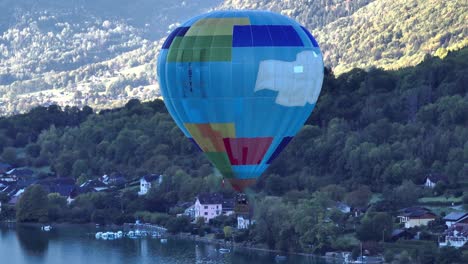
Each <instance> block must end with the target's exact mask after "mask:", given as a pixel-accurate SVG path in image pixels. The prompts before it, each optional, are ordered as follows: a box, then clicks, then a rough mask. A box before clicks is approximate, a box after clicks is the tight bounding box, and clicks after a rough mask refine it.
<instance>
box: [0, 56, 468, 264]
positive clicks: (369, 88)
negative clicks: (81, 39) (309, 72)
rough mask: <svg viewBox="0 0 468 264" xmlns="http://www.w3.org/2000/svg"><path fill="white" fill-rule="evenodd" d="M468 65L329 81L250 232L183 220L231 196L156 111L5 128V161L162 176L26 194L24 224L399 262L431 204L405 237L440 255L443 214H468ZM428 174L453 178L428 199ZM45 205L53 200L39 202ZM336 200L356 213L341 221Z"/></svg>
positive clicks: (45, 117) (48, 115)
mask: <svg viewBox="0 0 468 264" xmlns="http://www.w3.org/2000/svg"><path fill="white" fill-rule="evenodd" d="M467 64H468V49H462V50H460V51H457V52H451V53H449V54H448V55H447V56H446V57H445V58H444V59H440V58H436V57H433V58H432V57H429V56H428V57H426V58H425V60H424V61H423V62H422V63H421V64H419V65H418V66H415V67H411V68H405V69H401V70H398V71H383V70H380V69H371V70H369V71H364V70H360V69H354V70H352V71H350V72H349V73H345V74H342V75H340V76H339V77H338V78H336V77H335V76H334V75H333V73H332V72H331V71H329V70H327V71H326V78H325V82H324V87H323V92H322V94H321V96H320V98H319V101H318V103H317V106H316V109H315V110H314V113H313V114H312V115H311V117H310V118H309V120H308V121H307V122H306V124H305V126H304V128H303V129H302V130H301V131H300V132H299V134H298V135H297V136H296V137H295V139H294V140H293V141H292V142H291V144H290V146H288V147H287V148H286V149H285V151H284V152H283V153H282V154H281V155H280V157H279V158H278V159H277V160H276V161H275V162H274V163H273V164H272V166H271V167H270V168H269V169H268V171H267V172H266V173H265V174H264V175H263V176H262V177H261V179H260V180H259V182H258V183H257V185H256V186H254V188H253V192H252V194H250V196H251V197H250V200H251V204H252V206H253V207H254V208H255V212H254V219H255V220H256V224H255V225H253V226H252V227H251V228H250V229H248V230H234V231H232V232H224V230H223V229H224V226H231V225H233V223H235V220H233V219H230V218H226V219H220V220H219V221H218V223H217V226H216V225H214V226H213V225H210V226H207V225H206V224H203V223H194V224H190V221H189V220H188V219H187V218H185V217H176V215H177V214H179V213H181V212H183V208H182V207H180V203H181V202H189V201H193V199H194V197H195V196H196V195H197V194H199V193H202V192H223V193H224V194H226V195H234V192H233V190H232V189H231V188H230V187H229V186H227V185H226V186H225V187H222V184H221V179H220V176H219V173H217V172H216V171H214V170H213V167H212V166H211V165H210V163H209V162H208V161H207V160H206V159H205V157H204V156H203V155H202V153H200V152H198V151H197V149H196V147H195V146H194V145H192V143H190V142H189V140H187V139H185V138H184V136H183V134H182V133H181V132H180V130H179V129H178V128H177V126H176V125H175V123H174V122H173V121H172V119H171V117H170V116H169V114H168V113H167V111H166V109H165V107H164V104H163V102H162V101H160V100H155V101H152V102H147V103H140V102H139V101H137V100H131V101H129V102H128V103H127V104H126V105H125V107H123V108H119V109H113V110H106V111H101V112H99V113H93V110H92V109H91V108H89V107H85V108H83V109H78V108H65V109H61V108H59V107H57V106H49V107H39V108H36V109H34V110H32V111H31V112H30V113H28V114H22V115H17V116H12V117H3V118H0V152H1V153H2V154H1V156H0V157H1V160H2V161H3V162H7V163H10V164H12V165H14V166H15V167H21V166H23V167H28V168H32V169H33V170H35V172H36V176H37V177H38V178H46V177H50V176H51V175H53V176H56V177H72V178H74V179H76V180H77V183H78V184H81V183H84V182H86V181H87V180H91V179H96V178H98V177H100V176H102V175H104V174H110V173H113V172H118V173H120V174H122V175H123V176H124V177H125V178H126V179H127V180H128V181H129V182H132V181H135V180H136V179H138V178H139V177H141V176H143V175H146V174H150V173H160V174H163V175H164V180H163V181H162V183H161V185H160V186H159V187H158V188H152V189H151V190H150V191H149V193H148V194H147V195H145V196H138V195H137V190H136V189H135V186H134V185H132V184H130V185H128V186H125V187H123V188H120V189H117V190H112V191H108V192H96V193H86V194H82V195H79V196H78V197H77V198H76V199H75V200H74V201H73V202H72V203H71V204H70V205H68V204H67V202H66V199H65V198H63V197H60V196H57V195H56V194H48V195H47V194H45V198H44V195H43V194H41V193H42V192H41V191H40V190H38V189H39V188H37V187H34V186H30V187H28V188H27V189H26V190H25V193H24V194H23V195H22V197H21V199H20V201H19V202H18V204H17V206H16V219H17V220H18V221H67V222H77V223H85V222H96V223H101V224H110V223H115V224H121V223H123V222H130V221H134V220H135V219H137V218H138V219H143V220H144V221H147V222H151V223H155V224H161V225H165V226H168V228H169V229H170V231H172V232H190V233H193V234H200V235H205V234H207V233H212V234H218V235H217V236H218V237H221V236H222V235H221V234H224V235H225V234H226V233H230V234H231V235H232V238H233V239H234V240H235V241H238V242H245V243H255V244H257V245H263V246H264V247H267V248H270V249H278V250H282V251H296V252H297V251H301V252H320V253H323V252H326V251H330V250H351V251H354V252H356V250H357V249H358V248H359V243H360V241H365V243H366V248H367V249H368V250H369V251H371V252H372V251H374V252H381V253H382V252H383V253H385V254H387V255H388V258H391V257H393V255H395V254H396V253H395V252H397V251H395V250H393V249H391V247H387V244H382V243H381V242H382V241H389V240H390V239H391V230H393V229H394V228H395V227H397V226H398V224H397V223H396V220H395V215H396V213H397V210H398V209H401V208H403V207H408V206H414V205H424V206H430V207H431V209H433V210H434V211H438V212H440V214H439V215H438V218H437V219H436V221H434V224H433V225H430V226H427V227H417V228H413V229H411V230H409V232H411V233H414V234H416V233H418V232H420V233H421V236H425V238H426V240H428V241H432V244H433V245H435V243H436V241H437V234H440V233H441V231H440V229H441V219H440V217H441V216H443V215H444V214H445V213H447V211H446V210H447V209H448V206H452V205H463V204H465V205H467V204H468V188H467V182H468V179H467V175H468V164H467V162H466V161H467V160H468V115H467V114H466V113H468V93H467V92H468V79H467V76H468V67H467V66H468V65H467ZM44 167H47V168H49V171H50V172H49V173H45V172H44V170H43V168H44ZM38 168H42V170H38ZM431 174H442V175H445V176H446V179H447V180H446V181H445V182H440V183H437V185H436V186H435V188H434V189H424V188H422V187H421V186H422V185H423V184H424V181H425V180H426V178H427V176H428V175H431ZM34 193H35V194H34ZM39 194H40V196H41V199H46V200H47V202H44V203H41V205H38V203H36V202H34V199H36V198H35V197H36V195H39ZM0 198H1V197H0ZM44 201H45V200H44ZM2 202H3V203H5V202H8V201H7V200H6V199H5V198H4V200H3V201H2ZM337 202H343V203H346V204H347V205H349V206H350V207H351V208H353V211H352V212H350V213H343V212H342V211H340V210H338V209H337V208H336V204H337ZM34 206H39V207H40V210H39V209H38V210H32V209H31V208H32V207H34ZM11 210H12V209H11V208H10V209H5V210H2V215H3V217H4V218H5V217H6V218H7V217H12V216H14V214H13V213H11V212H12V211H11ZM45 212H46V213H45ZM218 227H219V228H218ZM442 230H443V228H442ZM392 244H395V243H392ZM396 244H398V243H396ZM415 247H416V248H418V250H414V251H412V250H410V249H408V250H405V252H406V253H405V254H406V255H405V254H403V253H401V254H399V255H398V256H397V257H398V258H402V261H403V259H405V258H407V259H408V260H409V261H410V262H420V263H430V262H426V261H425V259H426V257H427V258H428V259H430V260H435V259H437V258H438V257H439V255H437V254H439V253H437V252H438V251H437V250H436V251H433V253H432V254H429V253H428V252H426V251H420V250H419V249H421V248H422V247H417V246H415ZM408 248H411V247H408ZM444 252H445V251H443V250H441V251H440V254H444ZM427 254H429V255H430V256H429V257H428V256H427ZM465 257H467V256H466V255H465ZM461 258H462V256H461V255H460V259H461Z"/></svg>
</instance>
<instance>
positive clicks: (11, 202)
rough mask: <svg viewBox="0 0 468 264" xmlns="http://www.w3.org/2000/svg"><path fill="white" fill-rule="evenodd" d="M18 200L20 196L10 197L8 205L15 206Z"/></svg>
mask: <svg viewBox="0 0 468 264" xmlns="http://www.w3.org/2000/svg"><path fill="white" fill-rule="evenodd" d="M19 198H20V196H13V197H11V199H10V201H8V203H9V204H11V205H15V204H16V203H17V202H18V200H19Z"/></svg>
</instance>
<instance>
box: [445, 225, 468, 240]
mask: <svg viewBox="0 0 468 264" xmlns="http://www.w3.org/2000/svg"><path fill="white" fill-rule="evenodd" d="M455 230H456V231H457V232H458V236H464V237H467V238H468V224H458V223H457V224H454V225H452V226H451V227H450V228H448V229H447V230H445V232H444V234H445V235H449V236H454V235H455V234H454V231H455Z"/></svg>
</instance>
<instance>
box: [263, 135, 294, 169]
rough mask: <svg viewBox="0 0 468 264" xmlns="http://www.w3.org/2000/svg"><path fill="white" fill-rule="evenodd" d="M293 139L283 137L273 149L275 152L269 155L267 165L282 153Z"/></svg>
mask: <svg viewBox="0 0 468 264" xmlns="http://www.w3.org/2000/svg"><path fill="white" fill-rule="evenodd" d="M292 139H293V137H284V138H283V140H281V142H280V143H279V145H278V147H277V148H276V149H275V152H273V154H271V157H270V158H269V159H268V161H267V164H270V163H271V162H272V161H273V160H274V159H276V157H278V155H279V154H280V153H281V152H282V151H283V149H284V148H285V147H286V146H287V145H288V144H289V142H291V140H292Z"/></svg>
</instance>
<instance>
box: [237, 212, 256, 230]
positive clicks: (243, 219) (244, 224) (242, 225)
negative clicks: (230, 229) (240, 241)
mask: <svg viewBox="0 0 468 264" xmlns="http://www.w3.org/2000/svg"><path fill="white" fill-rule="evenodd" d="M254 222H255V220H251V218H250V217H248V216H246V215H238V216H237V229H248V228H249V226H250V224H253V223H254Z"/></svg>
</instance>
